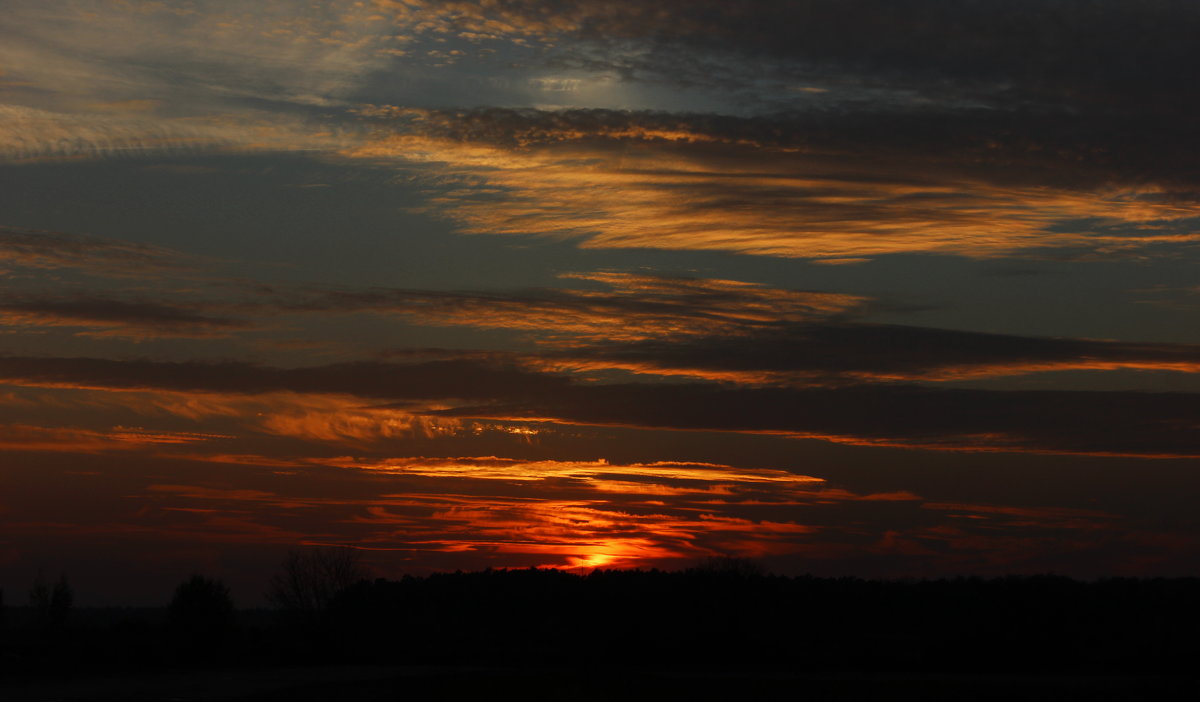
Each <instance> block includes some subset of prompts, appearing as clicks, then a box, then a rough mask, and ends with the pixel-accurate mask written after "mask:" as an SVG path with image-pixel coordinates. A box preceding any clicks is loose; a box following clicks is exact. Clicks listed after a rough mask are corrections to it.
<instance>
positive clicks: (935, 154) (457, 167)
mask: <svg viewBox="0 0 1200 702" xmlns="http://www.w3.org/2000/svg"><path fill="white" fill-rule="evenodd" d="M413 112H414V111H412V110H405V111H401V114H399V115H398V116H396V117H395V118H394V119H393V120H391V121H388V120H384V123H383V126H381V127H380V129H379V135H378V136H376V137H375V138H373V139H370V140H367V141H366V142H364V143H362V144H361V145H359V146H356V147H352V148H348V149H344V150H343V151H342V152H341V153H342V154H343V155H344V156H346V157H349V158H353V159H368V160H374V161H381V162H385V163H391V164H392V165H394V166H396V167H399V168H405V169H409V170H410V171H412V172H413V174H414V175H418V178H419V181H418V182H424V183H426V184H427V189H428V191H429V198H430V203H431V204H430V205H429V207H428V208H427V210H428V211H430V212H433V213H436V214H439V215H441V216H444V217H447V218H449V219H452V220H454V221H456V222H457V223H458V224H459V225H460V226H461V227H462V228H463V230H464V231H466V232H470V233H477V234H507V235H542V236H553V237H564V236H565V237H572V238H575V239H577V240H578V241H579V242H580V245H581V246H583V247H585V248H655V249H678V250H715V251H728V252H735V253H743V254H755V255H768V256H782V257H795V258H814V259H847V258H849V259H854V258H869V257H872V256H880V255H885V254H897V253H936V254H950V255H957V256H967V257H974V258H993V257H1004V256H1011V255H1014V254H1026V255H1028V254H1030V253H1033V254H1039V253H1041V254H1044V253H1045V252H1046V251H1048V250H1054V249H1059V250H1064V249H1065V250H1076V251H1084V252H1088V253H1109V254H1112V253H1122V252H1142V251H1145V250H1147V249H1150V248H1152V247H1155V246H1169V245H1177V244H1184V243H1188V242H1192V241H1194V240H1195V236H1196V235H1195V231H1194V226H1193V225H1194V223H1195V221H1196V220H1197V218H1200V208H1198V206H1197V198H1196V196H1195V192H1196V189H1195V182H1194V177H1192V176H1187V175H1186V173H1188V172H1190V171H1188V170H1187V169H1185V168H1182V167H1180V168H1176V167H1175V166H1174V165H1172V164H1175V163H1176V162H1178V155H1177V154H1178V151H1177V149H1178V147H1179V144H1178V143H1171V142H1170V140H1166V139H1164V141H1163V142H1162V143H1160V144H1158V145H1156V147H1155V151H1156V152H1162V153H1164V154H1166V153H1172V154H1175V155H1172V156H1170V157H1169V158H1167V159H1166V160H1164V161H1162V162H1161V163H1160V164H1159V170H1157V171H1156V170H1155V169H1154V168H1153V167H1152V166H1150V165H1149V164H1146V166H1145V167H1143V166H1142V165H1139V164H1140V163H1143V162H1144V157H1135V156H1129V155H1128V154H1129V153H1131V152H1130V150H1128V149H1126V148H1124V147H1116V148H1117V151H1118V153H1117V155H1116V158H1115V159H1114V160H1115V162H1113V163H1107V164H1105V165H1104V166H1102V167H1101V168H1098V169H1097V168H1093V164H1092V163H1090V162H1095V161H1105V160H1107V159H1106V158H1105V157H1104V156H1103V155H1097V154H1095V153H1094V151H1093V149H1092V147H1094V146H1096V145H1095V144H1089V142H1087V140H1083V142H1082V143H1077V142H1079V139H1077V138H1076V139H1074V140H1068V141H1066V142H1065V143H1066V144H1067V146H1065V147H1059V146H1054V144H1055V142H1054V141H1052V139H1050V138H1046V137H1045V136H1044V135H1043V136H1036V137H1035V138H1034V140H1033V142H1032V143H1023V142H1022V138H1023V136H1024V135H1025V134H1030V135H1036V134H1037V130H1036V129H1035V128H1033V126H1032V125H1031V126H1030V128H1029V129H1028V130H1024V129H1021V128H1020V127H1018V130H1019V131H1018V133H1017V135H1013V134H1011V133H1006V132H1005V131H1004V129H1003V127H1002V126H1001V124H1002V123H1001V122H998V121H997V120H996V119H995V118H991V119H985V118H979V119H965V120H964V119H952V120H949V121H946V122H944V123H943V121H939V120H938V119H932V120H926V121H924V122H921V123H920V126H917V125H915V124H913V123H912V121H911V120H908V121H907V123H906V120H901V121H900V124H899V125H898V126H897V125H893V124H892V123H891V122H890V121H889V120H888V119H887V115H886V114H874V115H869V116H868V117H869V119H861V120H848V123H847V124H846V125H844V126H831V124H830V123H833V124H834V125H836V120H834V119H832V118H830V119H818V120H812V119H810V118H808V117H805V116H802V115H792V116H783V117H778V118H771V119H766V118H749V119H745V120H738V119H734V118H705V117H695V118H689V117H688V116H661V115H645V114H641V113H620V112H613V111H599V112H597V111H588V110H578V111H568V112H565V113H560V114H557V115H554V116H545V115H543V114H542V113H538V112H532V111H506V110H482V111H461V112H456V113H430V112H428V111H416V116H415V117H413V116H412V115H413ZM1040 121H1041V120H1035V121H1034V123H1035V124H1037V123H1038V122H1040ZM691 122H695V123H696V124H695V125H691V124H690V123H691ZM810 123H813V126H814V127H815V130H814V132H813V133H812V134H811V135H807V136H805V137H794V136H787V135H789V134H796V133H799V134H805V127H806V126H809V124H810ZM881 124H887V125H888V127H887V130H884V131H882V136H881V130H880V125H881ZM906 130H907V131H909V132H911V131H914V130H921V132H923V133H921V134H919V135H918V136H919V137H920V138H918V139H916V140H907V139H906V138H905V137H906V136H909V134H907V133H906ZM995 133H998V136H999V137H1000V141H995V140H993V139H992V138H991V137H992V136H993V134H995ZM1112 133H1115V132H1106V133H1105V138H1107V139H1110V140H1111V138H1112V136H1111V135H1112ZM830 134H832V136H831V138H828V139H827V138H824V137H826V136H827V135H830ZM856 134H865V135H867V140H866V142H865V143H863V142H861V141H857V140H856V139H855V136H856ZM1159 136H1160V137H1161V136H1162V135H1159ZM1006 142H1011V143H1006ZM1110 143H1111V142H1110ZM1109 145H1110V144H1106V143H1102V144H1100V147H1101V148H1103V149H1107V148H1108V147H1109ZM1043 148H1045V149H1048V150H1047V151H1044V152H1043V150H1042V149H1043ZM1064 150H1065V152H1066V153H1068V154H1069V153H1071V152H1072V151H1077V152H1079V153H1080V154H1083V155H1084V157H1083V162H1082V163H1069V165H1067V166H1062V165H1058V163H1056V161H1057V162H1062V161H1063V160H1066V161H1068V162H1069V161H1070V159H1069V158H1068V159H1064V158H1063V156H1064ZM417 164H420V168H421V173H420V174H418V173H417V169H416V166H417ZM431 169H432V170H431ZM1181 177H1182V178H1185V179H1186V182H1177V178H1181ZM420 179H423V180H420Z"/></svg>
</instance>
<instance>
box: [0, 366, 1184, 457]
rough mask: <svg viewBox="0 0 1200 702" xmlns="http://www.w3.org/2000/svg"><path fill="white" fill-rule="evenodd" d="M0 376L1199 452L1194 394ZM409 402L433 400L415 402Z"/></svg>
mask: <svg viewBox="0 0 1200 702" xmlns="http://www.w3.org/2000/svg"><path fill="white" fill-rule="evenodd" d="M0 378H2V379H3V381H4V382H5V383H8V384H10V385H18V386H37V387H60V388H70V387H79V388H92V389H109V390H119V391H130V390H142V391H144V390H161V391H172V392H184V393H204V394H211V393H218V394H233V395H243V396H256V395H261V394H264V393H278V392H293V393H299V394H315V395H346V396H351V397H357V398H361V399H362V400H363V401H375V402H377V403H380V404H394V406H395V407H396V408H397V409H400V410H402V411H405V412H411V413H414V414H425V415H429V416H433V417H456V418H483V419H494V420H499V421H515V422H527V421H547V422H556V423H561V424H581V425H597V426H625V427H637V428H644V429H666V430H703V431H724V432H738V433H766V434H776V435H783V436H792V437H797V438H817V439H824V440H828V441H834V442H840V443H847V444H861V445H875V446H906V447H914V448H927V449H947V450H967V451H1008V452H1042V453H1082V454H1099V455H1128V456H1146V457H1179V456H1197V455H1200V445H1197V443H1196V438H1195V428H1196V426H1197V425H1198V424H1200V416H1198V415H1197V409H1196V408H1197V407H1200V403H1197V402H1196V400H1195V397H1194V396H1193V395H1192V394H1189V393H1140V392H1118V391H1111V392H1080V391H1040V392H1028V391H985V390H957V389H956V390H950V389H937V388H926V387H916V386H895V385H865V386H851V387H834V388H770V387H760V388H746V387H733V386H722V385H714V384H700V383H694V384H681V383H628V384H594V383H586V382H574V381H573V380H572V379H571V378H569V377H566V376H562V375H553V374H546V373H538V372H533V371H530V370H521V369H518V368H514V367H511V366H504V365H498V364H495V363H493V362H486V361H481V360H478V359H476V360H467V359H460V360H446V361H428V362H422V363H409V364H404V363H380V362H372V363H368V362H361V363H349V364H339V365H330V366H318V367H309V368H288V369H283V368H271V367H265V366H255V365H250V364H243V363H221V364H217V363H166V362H152V361H109V360H102V359H88V358H34V357H24V358H19V357H7V358H0ZM413 402H418V403H437V404H438V405H440V406H441V409H424V410H421V409H414V406H413V404H412V403H413ZM426 407H428V404H426Z"/></svg>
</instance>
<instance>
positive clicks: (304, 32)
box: [0, 0, 1200, 605]
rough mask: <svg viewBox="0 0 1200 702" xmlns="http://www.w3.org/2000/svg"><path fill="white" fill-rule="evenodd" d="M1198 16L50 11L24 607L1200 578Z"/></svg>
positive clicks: (18, 263)
mask: <svg viewBox="0 0 1200 702" xmlns="http://www.w3.org/2000/svg"><path fill="white" fill-rule="evenodd" d="M1198 35H1200V5H1197V4H1196V3H1194V2H1190V1H1186V0H1138V1H1136V2H1135V1H1133V0H1036V1H1035V0H1003V1H1001V0H976V1H966V0H961V1H951V0H836V1H835V0H791V1H788V2H783V1H773V0H763V1H761V2H749V3H730V2H725V1H723V0H688V1H687V2H682V1H676V0H658V1H657V2H654V3H645V2H640V1H638V0H577V1H575V2H566V1H558V0H542V1H536V2H535V1H533V0H475V1H469V0H464V1H454V2H450V1H445V2H443V1H437V0H325V1H316V0H260V1H258V2H253V3H247V2H240V1H235V0H177V1H171V2H159V1H151V0H6V2H5V11H4V12H3V13H0V283H2V285H0V587H3V588H5V589H6V590H7V592H8V593H9V599H8V601H9V602H10V603H20V602H22V601H23V593H25V592H27V589H28V587H29V586H30V584H31V583H32V582H33V581H34V579H35V578H37V577H38V574H39V573H41V574H43V575H44V576H45V577H47V578H54V577H57V575H58V574H59V573H64V574H66V575H67V577H68V578H69V580H70V581H71V583H72V585H73V587H74V589H75V590H76V598H77V601H78V602H79V603H80V604H84V605H88V604H93V605H109V604H145V603H150V604H155V603H158V602H159V601H165V600H166V599H168V598H169V594H170V592H171V591H172V588H173V587H174V585H175V584H177V583H178V582H180V581H182V580H183V579H185V578H186V577H187V576H189V575H190V574H192V573H202V574H204V575H206V576H208V577H218V578H221V579H223V580H225V581H226V582H227V583H229V584H230V585H231V587H232V589H233V592H234V596H235V599H236V600H237V601H238V602H239V604H244V605H252V604H257V603H260V602H261V601H262V592H263V591H264V590H265V588H266V582H267V579H268V578H269V576H270V574H271V573H272V572H273V571H274V570H275V569H277V567H278V565H279V564H280V563H281V561H282V560H283V558H284V556H285V555H286V553H287V552H288V551H289V550H290V549H297V548H312V547H319V546H331V545H346V546H352V547H354V548H357V549H360V550H361V553H362V554H363V556H364V560H365V562H366V563H367V565H368V566H369V567H370V569H371V571H372V572H373V573H374V574H375V575H378V576H380V577H399V576H400V575H402V574H406V573H409V574H424V573H430V572H437V571H447V570H456V569H462V570H477V569H483V568H487V567H492V568H526V567H530V566H537V567H556V568H566V569H571V570H572V571H573V572H579V573H586V572H588V571H590V570H591V569H593V568H597V567H599V568H667V569H674V568H682V567H686V566H688V565H690V564H694V563H696V562H697V561H699V560H701V559H705V558H709V557H713V556H731V557H738V558H750V559H754V560H755V561H757V562H759V563H761V564H762V565H763V566H764V567H766V568H767V569H769V570H771V571H773V572H776V573H780V574H789V575H792V574H801V573H813V574H816V575H829V576H834V575H836V576H842V575H854V576H860V577H871V578H876V577H889V578H894V577H942V576H954V575H983V576H993V575H1005V574H1019V573H1046V572H1053V573H1059V574H1064V575H1071V576H1076V577H1089V578H1090V577H1104V576H1160V575H1163V576H1179V575H1190V576H1196V575H1200V516H1198V514H1200V513H1197V511H1196V510H1195V501H1194V499H1193V498H1194V496H1195V495H1196V494H1197V490H1198V489H1200V461H1198V458H1200V324H1197V323H1196V321H1197V318H1198V317H1197V313H1198V312H1200V276H1198V275H1197V270H1198V268H1197V263H1200V161H1198V160H1197V155H1198V154H1200V133H1198V132H1197V131H1196V129H1195V125H1194V115H1195V114H1196V111H1197V109H1200V90H1198V89H1197V87H1196V86H1197V84H1198V83H1197V67H1198V66H1200V48H1198V45H1197V43H1196V42H1195V40H1194V39H1195V37H1196V36H1198Z"/></svg>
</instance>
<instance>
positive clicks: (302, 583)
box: [267, 546, 367, 618]
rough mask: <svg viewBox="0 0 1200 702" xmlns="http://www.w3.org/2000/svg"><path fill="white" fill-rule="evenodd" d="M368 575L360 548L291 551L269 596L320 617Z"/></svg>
mask: <svg viewBox="0 0 1200 702" xmlns="http://www.w3.org/2000/svg"><path fill="white" fill-rule="evenodd" d="M366 577H367V571H366V568H365V567H364V566H363V564H362V554H361V552H359V551H358V550H357V549H353V548H349V547H345V546H338V547H331V548H314V549H309V550H306V551H291V552H289V553H288V555H287V558H285V559H284V561H283V565H282V566H281V567H280V570H279V572H278V573H276V574H275V575H274V576H273V577H272V578H271V584H270V588H269V589H268V591H267V599H268V600H270V601H271V603H272V604H274V605H275V606H276V607H279V608H280V609H282V610H284V611H285V612H289V613H292V614H300V615H304V616H306V617H310V618H318V617H320V616H321V615H322V613H323V612H324V611H325V610H326V609H327V608H328V607H329V603H330V601H332V600H333V597H334V596H335V595H337V594H338V593H339V592H341V591H342V590H345V589H346V588H348V587H350V586H351V585H353V584H355V583H357V582H358V581H360V580H364V579H365V578H366Z"/></svg>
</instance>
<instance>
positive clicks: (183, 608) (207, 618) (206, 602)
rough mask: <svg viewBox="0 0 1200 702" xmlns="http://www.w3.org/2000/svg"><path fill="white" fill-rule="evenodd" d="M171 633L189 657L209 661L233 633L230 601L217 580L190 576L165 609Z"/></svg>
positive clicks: (231, 600)
mask: <svg viewBox="0 0 1200 702" xmlns="http://www.w3.org/2000/svg"><path fill="white" fill-rule="evenodd" d="M167 612H168V617H169V621H170V625H171V630H172V632H173V633H174V634H175V636H176V637H177V639H178V641H179V642H180V643H181V644H182V645H183V648H185V649H186V650H187V652H188V654H189V655H192V656H199V657H201V658H212V657H216V656H217V655H219V653H220V651H219V650H218V647H219V646H220V644H222V643H223V642H224V641H225V640H226V639H227V638H228V637H229V635H230V634H231V633H232V631H233V598H232V597H231V596H230V594H229V588H228V587H226V586H225V584H224V583H222V582H221V581H220V580H213V579H210V578H206V577H204V576H202V575H193V576H192V577H190V578H188V579H187V580H185V581H184V582H182V583H180V584H179V587H177V588H175V596H174V597H172V598H171V604H170V605H169V606H168V608H167Z"/></svg>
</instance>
